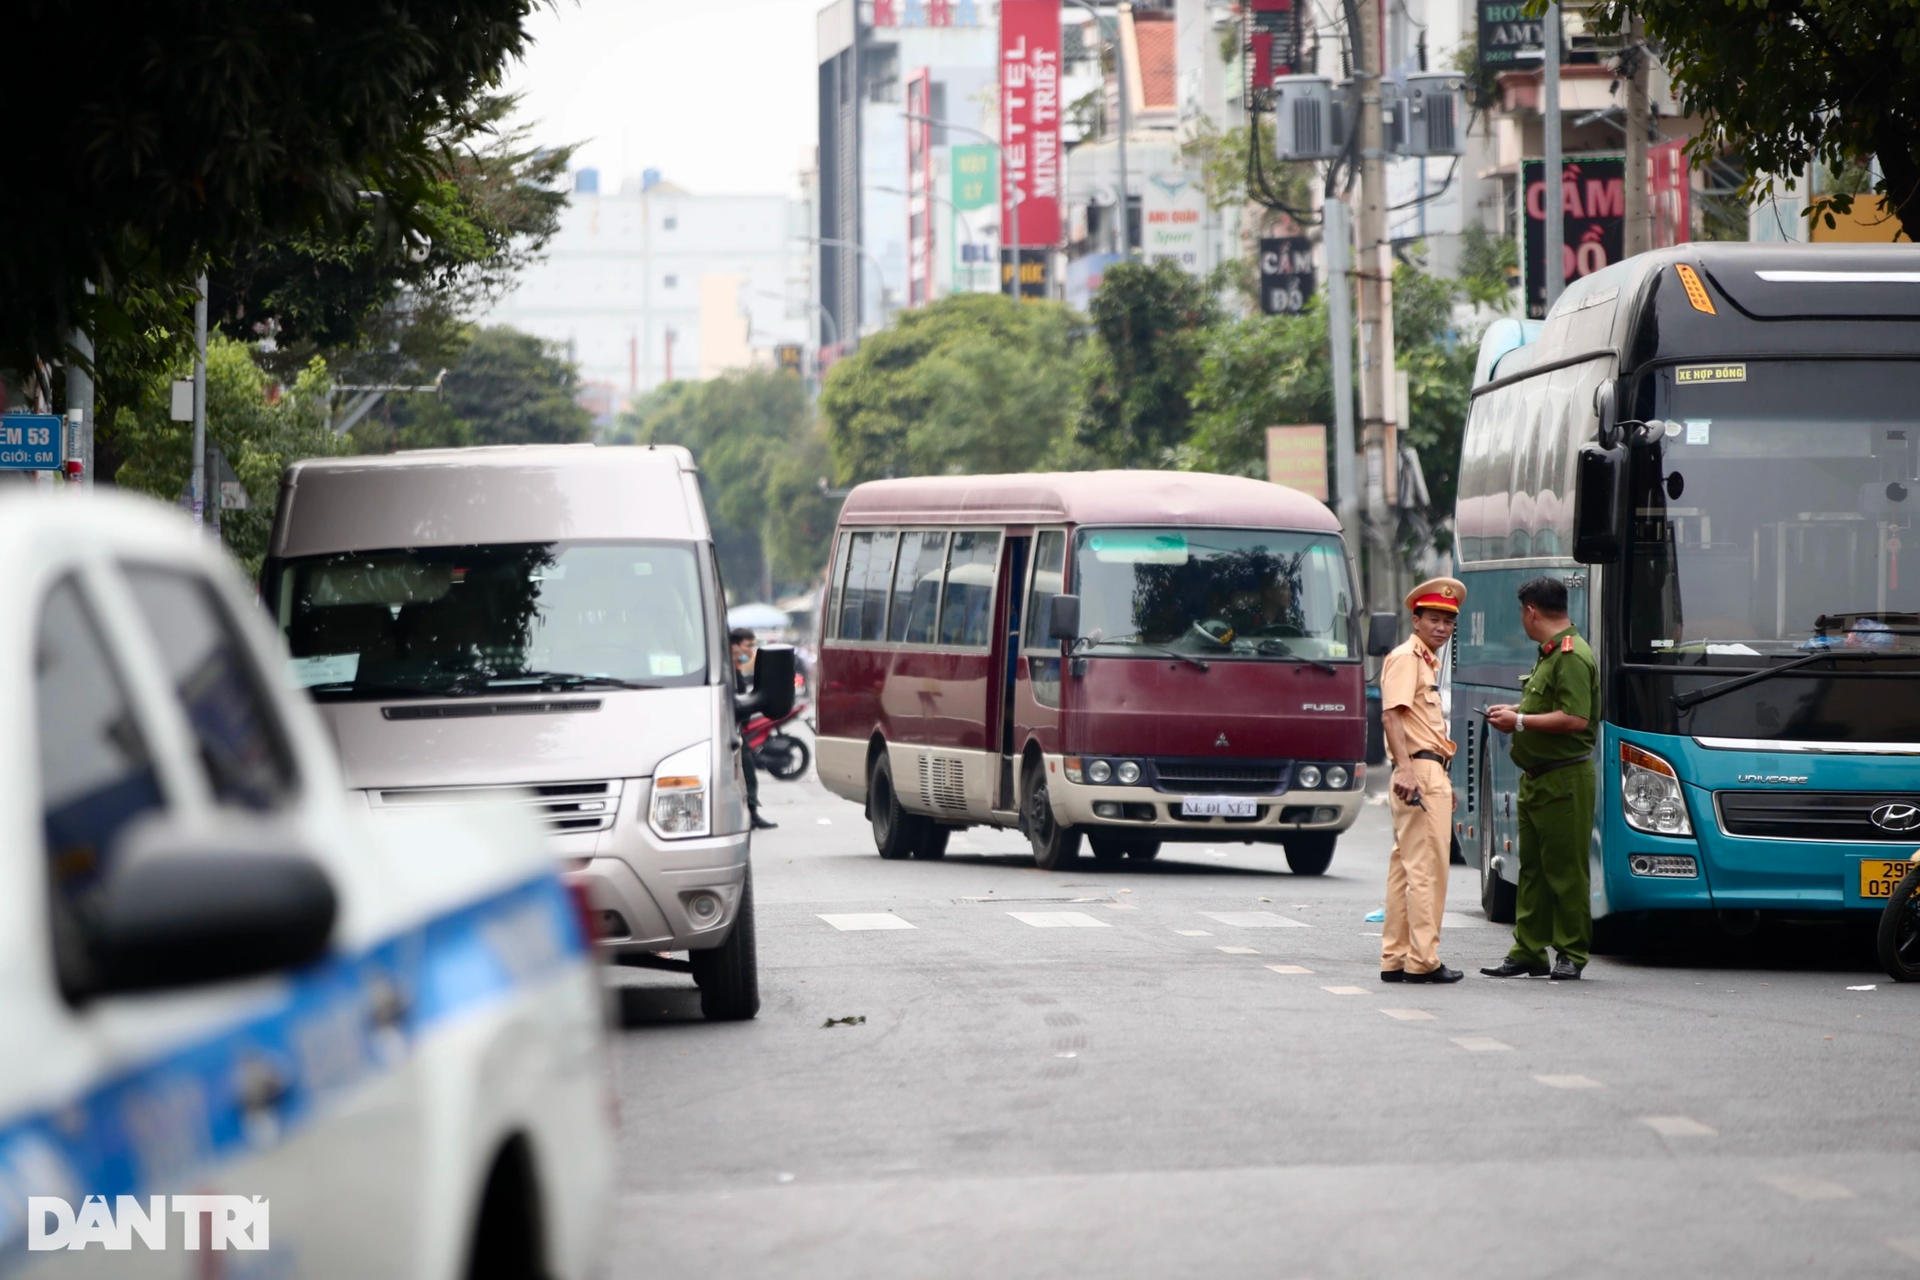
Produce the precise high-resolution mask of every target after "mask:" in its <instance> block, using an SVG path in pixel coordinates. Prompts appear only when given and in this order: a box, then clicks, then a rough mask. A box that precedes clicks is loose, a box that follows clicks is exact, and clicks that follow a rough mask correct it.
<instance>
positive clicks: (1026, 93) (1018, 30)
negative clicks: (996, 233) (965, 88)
mask: <svg viewBox="0 0 1920 1280" xmlns="http://www.w3.org/2000/svg"><path fill="white" fill-rule="evenodd" d="M1000 148H1001V153H1002V155H1003V156H1004V157H1005V159H1006V163H1005V164H1004V165H1002V166H1001V168H1002V173H1001V176H1000V217H1001V223H1000V226H1001V232H1000V234H1001V236H1002V238H1003V242H1004V243H1007V244H1011V243H1012V242H1013V241H1012V236H1013V224H1014V218H1013V212H1012V209H1013V205H1014V202H1015V201H1018V202H1019V204H1020V217H1019V222H1020V243H1021V244H1022V245H1023V246H1029V247H1032V246H1040V245H1045V246H1048V247H1051V246H1053V245H1055V244H1057V243H1059V241H1060V171H1061V164H1062V161H1063V159H1064V157H1063V154H1062V152H1061V149H1060V0H1000ZM1036 256H1039V255H1036Z"/></svg>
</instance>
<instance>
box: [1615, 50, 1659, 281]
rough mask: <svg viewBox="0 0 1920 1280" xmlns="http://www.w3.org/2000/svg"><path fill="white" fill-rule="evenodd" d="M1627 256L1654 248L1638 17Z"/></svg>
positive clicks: (1630, 111) (1631, 88) (1630, 91)
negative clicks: (1649, 206) (1648, 185)
mask: <svg viewBox="0 0 1920 1280" xmlns="http://www.w3.org/2000/svg"><path fill="white" fill-rule="evenodd" d="M1622 56H1623V57H1625V58H1626V60H1627V66H1626V70H1627V73H1628V74H1627V76H1626V88H1627V208H1626V214H1627V218H1626V223H1627V225H1626V244H1625V246H1624V247H1625V250H1626V255H1627V257H1629V258H1631V257H1632V256H1633V255H1634V254H1636V253H1645V252H1646V251H1647V250H1649V249H1651V248H1653V218H1652V216H1651V211H1650V210H1649V209H1648V208H1647V134H1648V132H1649V126H1650V125H1651V124H1652V119H1651V116H1652V112H1651V110H1650V109H1649V106H1648V102H1647V43H1646V30H1645V28H1644V27H1643V26H1642V25H1641V23H1640V19H1639V17H1638V16H1635V17H1634V19H1633V21H1632V22H1631V23H1629V24H1628V26H1627V47H1626V50H1625V51H1624V53H1623V55H1622Z"/></svg>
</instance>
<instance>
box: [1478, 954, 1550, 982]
mask: <svg viewBox="0 0 1920 1280" xmlns="http://www.w3.org/2000/svg"><path fill="white" fill-rule="evenodd" d="M1480 972H1482V973H1484V974H1486V975H1487V976H1488V977H1489V978H1544V977H1546V976H1547V966H1545V965H1543V964H1540V965H1534V964H1522V963H1520V961H1518V960H1515V959H1513V958H1512V957H1508V958H1507V959H1505V960H1502V961H1501V962H1500V963H1499V964H1497V965H1494V966H1493V967H1492V968H1491V969H1482V970H1481V971H1480Z"/></svg>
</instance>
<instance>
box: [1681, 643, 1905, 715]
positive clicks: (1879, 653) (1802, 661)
mask: <svg viewBox="0 0 1920 1280" xmlns="http://www.w3.org/2000/svg"><path fill="white" fill-rule="evenodd" d="M1917 656H1920V655H1916V654H1914V653H1911V652H1888V651H1886V650H1883V649H1828V650H1825V651H1824V652H1821V653H1809V654H1807V655H1806V656H1805V657H1803V658H1795V659H1794V660H1793V661H1792V662H1783V663H1781V664H1780V665H1779V666H1777V667H1768V668H1767V669H1766V670H1765V671H1749V672H1748V673H1747V674H1746V675H1743V676H1735V677H1734V678H1733V679H1731V680H1722V681H1720V682H1718V683H1717V684H1710V685H1708V686H1706V687H1705V688H1704V689H1690V690H1688V691H1687V692H1686V693H1676V694H1674V695H1673V697H1672V698H1671V701H1672V703H1673V709H1674V710H1675V711H1687V710H1690V709H1692V708H1694V707H1697V706H1699V705H1700V704H1701V703H1703V702H1707V701H1709V700H1711V699H1713V698H1717V697H1719V696H1720V695H1721V694H1723V693H1732V692H1733V691H1734V690H1735V689H1744V688H1746V687H1747V686H1748V685H1750V684H1759V683H1760V682H1761V681H1762V680H1771V679H1773V678H1774V677H1775V676H1778V675H1785V674H1786V673H1787V672H1789V671H1792V670H1795V669H1796V668H1799V667H1805V666H1811V665H1812V664H1813V663H1816V662H1830V661H1835V660H1838V659H1840V658H1846V659H1848V660H1850V661H1854V662H1877V661H1879V660H1880V659H1881V658H1907V659H1912V658H1915V657H1917Z"/></svg>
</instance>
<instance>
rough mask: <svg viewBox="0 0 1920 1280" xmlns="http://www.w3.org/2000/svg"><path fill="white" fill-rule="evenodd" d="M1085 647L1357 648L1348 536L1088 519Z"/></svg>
mask: <svg viewBox="0 0 1920 1280" xmlns="http://www.w3.org/2000/svg"><path fill="white" fill-rule="evenodd" d="M1073 570H1074V583H1075V587H1076V590H1077V591H1078V593H1079V596H1080V634H1081V636H1082V637H1084V641H1083V647H1084V648H1086V649H1087V650H1088V651H1090V652H1093V653H1098V654H1105V655H1113V656H1121V655H1138V656H1141V657H1153V656H1157V655H1158V654H1161V653H1164V652H1165V650H1167V649H1173V650H1176V651H1178V652H1179V653H1182V654H1191V655H1193V656H1194V657H1197V658H1204V659H1213V658H1242V659H1247V660H1250V661H1260V660H1268V661H1285V660H1287V659H1289V658H1315V659H1328V658H1333V659H1340V658H1352V657H1356V656H1357V654H1356V652H1355V650H1354V648H1353V642H1352V637H1351V635H1350V634H1349V628H1350V627H1351V625H1352V611H1353V603H1352V601H1353V595H1352V592H1351V590H1350V589H1349V587H1348V585H1347V558H1346V556H1345V554H1344V553H1343V552H1342V551H1341V547H1340V542H1339V539H1337V538H1334V537H1331V536H1328V535H1325V534H1313V533H1280V532H1274V531H1271V530H1264V529H1213V528H1206V527H1194V526H1188V527H1186V528H1180V529H1082V530H1081V531H1080V532H1079V533H1078V534H1077V535H1075V538H1074V561H1073Z"/></svg>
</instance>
